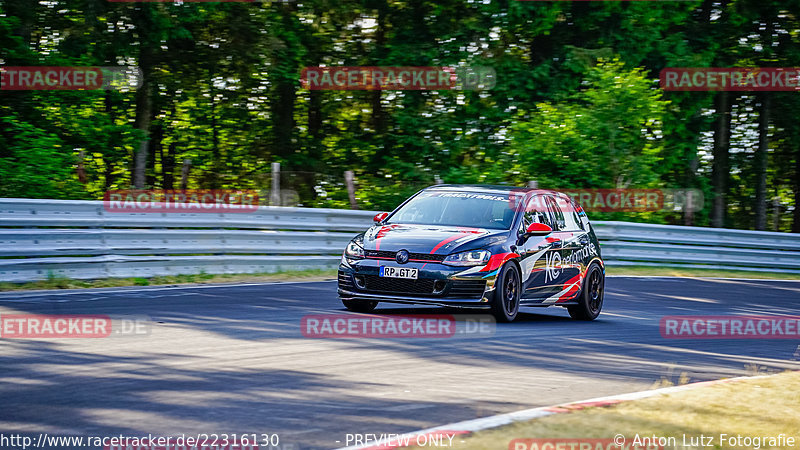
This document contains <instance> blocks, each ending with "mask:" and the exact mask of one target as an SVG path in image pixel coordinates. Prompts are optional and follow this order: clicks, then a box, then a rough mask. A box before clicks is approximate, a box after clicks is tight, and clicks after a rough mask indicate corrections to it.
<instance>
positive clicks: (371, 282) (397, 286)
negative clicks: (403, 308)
mask: <svg viewBox="0 0 800 450" xmlns="http://www.w3.org/2000/svg"><path fill="white" fill-rule="evenodd" d="M364 281H365V283H366V289H367V290H368V291H375V292H397V293H404V294H433V282H434V280H428V279H419V280H406V279H403V278H384V277H379V276H377V275H365V276H364Z"/></svg>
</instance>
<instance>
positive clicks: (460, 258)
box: [442, 250, 492, 266]
mask: <svg viewBox="0 0 800 450" xmlns="http://www.w3.org/2000/svg"><path fill="white" fill-rule="evenodd" d="M491 256H492V254H491V253H489V251H487V250H471V251H468V252H461V253H453V254H452V255H448V256H447V258H445V259H444V261H442V262H443V263H444V264H449V265H451V266H478V265H480V264H483V263H486V262H488V261H489V258H491Z"/></svg>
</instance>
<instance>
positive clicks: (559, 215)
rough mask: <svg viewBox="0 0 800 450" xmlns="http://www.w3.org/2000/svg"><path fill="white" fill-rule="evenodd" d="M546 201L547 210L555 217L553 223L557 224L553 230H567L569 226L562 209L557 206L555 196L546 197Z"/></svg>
mask: <svg viewBox="0 0 800 450" xmlns="http://www.w3.org/2000/svg"><path fill="white" fill-rule="evenodd" d="M546 201H547V210H548V211H549V212H550V214H551V215H552V216H553V222H554V223H555V226H554V227H553V230H556V231H564V230H566V229H567V225H566V221H565V219H564V213H563V212H562V211H561V208H559V207H558V205H556V201H555V199H554V198H553V196H551V195H548V196H547V197H546Z"/></svg>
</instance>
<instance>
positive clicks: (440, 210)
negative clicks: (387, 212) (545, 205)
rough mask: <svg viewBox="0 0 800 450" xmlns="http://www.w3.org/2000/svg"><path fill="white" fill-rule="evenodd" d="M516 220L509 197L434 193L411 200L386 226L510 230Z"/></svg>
mask: <svg viewBox="0 0 800 450" xmlns="http://www.w3.org/2000/svg"><path fill="white" fill-rule="evenodd" d="M513 221H514V210H513V209H512V208H510V207H509V201H508V194H504V193H493V192H486V193H483V192H458V191H431V192H423V193H421V194H419V195H417V196H416V197H414V198H412V199H411V200H409V201H408V203H406V204H405V205H403V206H402V207H401V208H400V209H399V210H398V211H397V212H395V213H394V214H393V215H392V216H391V217H390V218H389V220H388V221H387V222H386V223H389V224H391V223H404V224H420V225H447V226H451V225H453V226H462V227H474V228H491V229H500V230H508V229H509V228H511V225H512V223H513Z"/></svg>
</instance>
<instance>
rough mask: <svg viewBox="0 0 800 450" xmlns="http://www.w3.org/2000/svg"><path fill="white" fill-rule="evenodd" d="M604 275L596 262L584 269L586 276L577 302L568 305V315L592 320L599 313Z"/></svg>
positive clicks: (604, 283)
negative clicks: (573, 304)
mask: <svg viewBox="0 0 800 450" xmlns="http://www.w3.org/2000/svg"><path fill="white" fill-rule="evenodd" d="M605 285H606V277H605V275H604V274H603V269H601V268H600V266H599V265H597V264H592V265H591V266H589V269H588V270H587V271H586V278H584V279H583V287H582V288H581V294H580V297H578V304H577V305H575V306H568V307H567V311H569V315H570V317H572V318H573V319H575V320H594V319H596V318H597V316H599V315H600V310H601V309H603V296H604V294H605Z"/></svg>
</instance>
